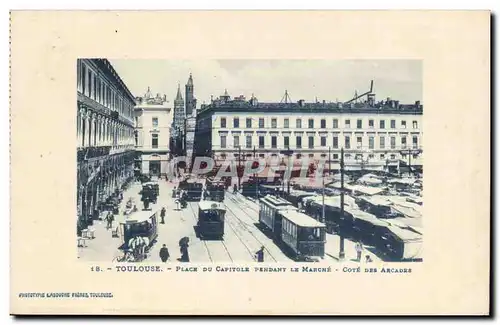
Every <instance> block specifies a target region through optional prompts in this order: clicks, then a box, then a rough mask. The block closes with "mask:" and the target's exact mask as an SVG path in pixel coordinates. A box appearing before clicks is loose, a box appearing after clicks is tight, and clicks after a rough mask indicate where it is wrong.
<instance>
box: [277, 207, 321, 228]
mask: <svg viewBox="0 0 500 325" xmlns="http://www.w3.org/2000/svg"><path fill="white" fill-rule="evenodd" d="M279 213H280V214H281V215H282V216H283V217H284V218H286V219H288V220H289V221H291V222H292V223H294V224H296V225H297V226H300V227H306V228H316V227H321V228H323V227H326V226H325V224H324V223H321V222H319V221H317V220H315V219H313V218H311V217H310V216H308V215H307V214H304V213H302V212H298V211H296V210H283V211H280V212H279Z"/></svg>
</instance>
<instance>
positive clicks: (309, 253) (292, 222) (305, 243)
mask: <svg viewBox="0 0 500 325" xmlns="http://www.w3.org/2000/svg"><path fill="white" fill-rule="evenodd" d="M277 214H278V215H279V216H280V217H281V220H282V221H281V222H282V231H281V241H282V242H283V243H284V244H285V245H286V246H287V248H289V250H290V251H291V252H292V253H293V255H294V257H295V259H296V260H297V261H304V262H318V261H319V260H320V259H323V258H324V256H325V243H326V225H325V224H324V223H321V222H319V221H317V220H315V219H313V218H311V217H310V216H308V215H307V214H304V213H302V212H299V211H297V210H289V209H287V210H280V211H278V212H277Z"/></svg>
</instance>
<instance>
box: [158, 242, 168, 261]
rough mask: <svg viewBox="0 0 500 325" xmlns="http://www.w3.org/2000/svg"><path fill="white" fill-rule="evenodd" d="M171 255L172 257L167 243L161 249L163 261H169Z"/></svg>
mask: <svg viewBox="0 0 500 325" xmlns="http://www.w3.org/2000/svg"><path fill="white" fill-rule="evenodd" d="M169 257H170V254H169V252H168V248H167V245H165V244H163V247H162V248H161V249H160V258H161V261H162V262H164V263H165V262H166V261H168V259H169Z"/></svg>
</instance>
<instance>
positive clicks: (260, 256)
mask: <svg viewBox="0 0 500 325" xmlns="http://www.w3.org/2000/svg"><path fill="white" fill-rule="evenodd" d="M255 256H257V262H264V246H262V247H261V248H260V249H259V250H258V251H257V252H255Z"/></svg>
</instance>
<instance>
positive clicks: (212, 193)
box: [206, 177, 226, 202]
mask: <svg viewBox="0 0 500 325" xmlns="http://www.w3.org/2000/svg"><path fill="white" fill-rule="evenodd" d="M206 187H207V191H208V199H209V200H211V201H217V202H223V201H224V196H225V188H226V184H225V182H224V181H223V180H216V179H215V178H213V177H209V178H207V181H206Z"/></svg>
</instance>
